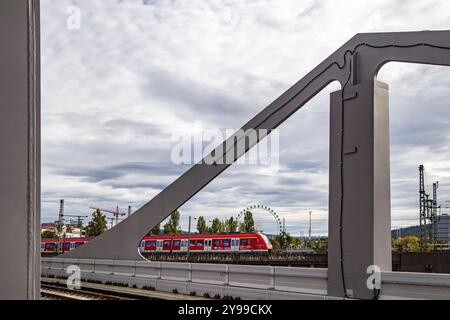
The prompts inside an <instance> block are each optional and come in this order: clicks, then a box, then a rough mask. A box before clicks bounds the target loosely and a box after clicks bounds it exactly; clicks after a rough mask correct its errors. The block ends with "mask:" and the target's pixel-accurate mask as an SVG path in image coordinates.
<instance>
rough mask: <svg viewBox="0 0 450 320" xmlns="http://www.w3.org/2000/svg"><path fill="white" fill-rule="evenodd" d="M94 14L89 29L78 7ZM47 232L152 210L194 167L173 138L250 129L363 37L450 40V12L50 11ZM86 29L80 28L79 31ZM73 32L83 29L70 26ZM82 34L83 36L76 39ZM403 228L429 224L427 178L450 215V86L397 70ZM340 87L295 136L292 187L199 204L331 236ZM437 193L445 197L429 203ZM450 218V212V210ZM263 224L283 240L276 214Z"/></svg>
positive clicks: (327, 2)
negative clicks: (401, 34)
mask: <svg viewBox="0 0 450 320" xmlns="http://www.w3.org/2000/svg"><path fill="white" fill-rule="evenodd" d="M72 6H76V8H79V9H80V19H81V20H80V25H79V26H80V28H76V23H75V28H74V24H73V22H74V20H73V18H74V11H73V7H72ZM41 7H42V12H41V16H42V22H41V24H42V28H41V29H42V126H43V129H42V130H43V132H42V134H43V137H42V139H43V145H42V157H43V159H42V161H43V163H42V166H43V169H42V171H43V172H42V175H43V177H42V219H43V221H53V220H55V219H56V218H57V214H58V206H59V204H58V202H59V199H62V198H64V199H65V202H66V213H67V214H75V215H78V214H81V215H87V214H90V210H89V206H100V207H105V208H110V209H113V208H115V206H117V205H118V206H119V207H120V208H121V210H123V211H126V208H127V206H128V205H131V206H133V208H134V209H137V208H138V207H140V206H141V205H142V204H144V203H145V202H147V201H148V200H150V199H151V198H152V197H154V196H155V195H156V194H157V193H158V192H160V191H161V190H162V189H163V188H164V187H165V186H167V185H168V184H170V182H172V181H173V180H175V179H176V178H177V177H178V176H179V175H180V174H182V173H183V172H184V171H185V170H186V169H188V168H189V166H186V165H175V164H173V163H172V161H171V150H172V148H173V147H174V145H175V144H176V142H175V141H173V139H172V135H173V133H174V132H175V133H177V134H183V135H189V134H190V132H192V131H193V124H194V123H196V122H199V121H200V122H201V123H202V126H203V127H205V128H210V129H220V130H224V129H233V128H234V129H236V128H239V127H240V126H241V125H242V124H244V123H246V122H247V121H248V120H249V119H250V118H251V117H253V116H254V115H255V114H256V113H257V112H258V111H260V110H262V109H263V108H264V107H265V106H266V105H268V104H269V103H270V102H272V101H273V100H274V99H275V98H277V97H278V96H279V95H280V94H281V93H282V92H284V91H285V90H286V89H288V88H289V87H290V86H291V85H292V84H293V83H295V82H296V81H297V80H299V79H300V78H301V77H302V76H303V75H305V74H306V73H307V72H309V71H310V70H311V69H312V68H313V67H315V66H316V65H317V64H318V63H320V62H321V61H322V60H323V59H324V58H326V57H327V56H328V55H329V54H330V53H332V52H333V51H334V50H335V49H337V48H338V47H339V46H340V45H342V44H343V43H344V42H345V41H347V40H348V39H349V38H351V37H352V36H353V35H354V34H355V33H360V32H374V31H377V32H379V31H409V30H440V29H450V17H449V14H448V12H450V3H449V2H448V1H444V0H442V1H405V0H398V1H393V0H386V1H384V0H383V1H362V0H359V1H348V0H345V1H333V0H297V1H288V0H284V1H279V0H247V1H243V0H224V1H218V0H216V1H211V0H191V1H184V0H178V1H177V0H79V1H76V0H72V1H68V0H41ZM75 18H76V16H75ZM68 21H69V23H68ZM68 26H69V27H68ZM379 78H380V79H381V80H383V81H386V82H388V83H389V85H390V95H391V164H392V169H391V170H392V177H391V179H392V180H391V185H392V227H399V226H410V225H415V224H417V223H418V213H417V212H418V209H417V207H418V190H417V189H418V178H417V176H418V171H417V167H418V165H419V164H421V163H423V164H425V167H426V172H427V176H426V182H427V184H428V185H429V186H430V187H431V184H432V182H433V181H436V180H439V181H440V188H439V197H440V198H441V199H442V200H450V150H449V145H450V108H449V105H448V96H449V93H450V73H449V72H448V69H447V68H443V67H437V66H417V65H406V64H398V63H392V64H389V65H387V66H385V67H384V68H383V69H382V70H381V72H380V74H379ZM338 88H339V86H338V85H337V84H331V85H330V86H329V87H328V88H326V89H325V90H324V91H323V92H322V93H320V94H319V95H318V96H317V97H315V98H314V99H313V100H312V101H311V102H309V103H308V104H307V105H306V106H305V107H304V108H302V109H301V110H300V111H299V112H297V113H296V114H295V115H293V116H292V117H291V118H290V119H289V121H287V122H286V123H285V124H283V125H282V126H281V127H280V132H279V134H280V140H281V141H280V158H279V162H280V167H279V170H278V172H276V173H274V172H273V171H270V170H263V169H262V168H260V167H258V166H254V165H237V166H232V167H231V168H230V169H228V170H227V171H226V172H225V173H224V174H222V175H221V176H220V177H219V178H218V179H216V180H215V181H213V182H212V183H211V184H210V185H208V186H207V187H206V188H205V189H204V190H203V191H201V192H200V193H199V194H198V195H196V196H195V197H194V198H193V199H192V200H191V201H189V202H188V203H187V204H185V205H184V206H183V207H182V208H181V209H180V210H181V212H182V225H183V227H184V229H187V217H188V216H189V215H191V216H193V217H198V216H199V215H204V216H206V217H207V218H209V219H212V218H214V217H220V218H227V217H229V216H236V215H237V213H239V211H240V210H242V209H243V208H245V207H247V206H249V205H252V204H263V205H267V206H269V207H271V208H273V209H274V210H275V211H276V212H278V214H279V215H280V217H282V218H283V217H284V218H285V219H286V228H287V231H288V232H290V233H292V234H293V235H299V234H305V233H306V232H307V228H308V225H307V224H308V223H307V221H308V215H307V212H308V211H309V210H312V211H313V234H315V235H324V234H327V223H328V222H327V210H328V208H327V206H328V204H327V201H328V200H327V199H328V139H329V138H328V134H329V129H328V126H329V93H330V92H332V91H334V90H337V89H338ZM429 191H430V192H431V188H430V190H429ZM449 204H450V203H449ZM255 219H256V222H257V224H258V225H260V226H261V228H262V229H263V230H264V231H267V232H274V231H275V224H274V220H273V219H271V217H270V216H268V215H267V214H264V213H263V212H255Z"/></svg>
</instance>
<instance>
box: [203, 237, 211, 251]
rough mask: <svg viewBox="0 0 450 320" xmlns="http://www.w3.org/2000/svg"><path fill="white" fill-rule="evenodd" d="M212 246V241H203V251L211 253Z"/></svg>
mask: <svg viewBox="0 0 450 320" xmlns="http://www.w3.org/2000/svg"><path fill="white" fill-rule="evenodd" d="M211 246H212V240H211V239H205V249H204V250H205V251H211Z"/></svg>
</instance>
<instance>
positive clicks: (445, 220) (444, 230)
mask: <svg viewBox="0 0 450 320" xmlns="http://www.w3.org/2000/svg"><path fill="white" fill-rule="evenodd" d="M436 229H437V230H436V240H437V241H439V242H450V216H449V215H446V214H445V215H444V214H443V215H441V216H439V220H438V222H437V227H436Z"/></svg>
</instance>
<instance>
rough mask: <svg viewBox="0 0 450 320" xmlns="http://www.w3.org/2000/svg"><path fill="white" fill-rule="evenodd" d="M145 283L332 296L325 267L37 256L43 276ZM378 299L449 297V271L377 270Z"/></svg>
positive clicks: (267, 295)
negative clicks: (72, 272) (76, 270)
mask: <svg viewBox="0 0 450 320" xmlns="http://www.w3.org/2000/svg"><path fill="white" fill-rule="evenodd" d="M70 265H78V266H79V267H80V269H81V277H82V279H87V280H96V281H102V282H115V283H123V284H128V285H129V286H133V285H135V286H137V287H140V288H142V287H147V288H148V287H151V288H154V289H155V290H159V291H168V292H171V291H173V290H176V291H177V292H179V293H183V294H192V293H195V294H196V295H204V294H208V295H209V296H211V297H214V296H215V295H219V296H221V297H223V296H232V297H240V298H241V299H337V298H333V297H328V296H327V270H326V269H314V268H295V267H271V266H248V265H246V266H243V265H225V264H200V263H196V264H191V263H178V262H154V261H130V260H92V259H61V258H42V266H41V273H42V276H43V277H46V276H55V277H67V276H68V274H67V273H66V268H67V267H68V266H70ZM381 282H382V283H381V294H380V299H450V275H449V274H430V273H406V272H383V273H382V275H381Z"/></svg>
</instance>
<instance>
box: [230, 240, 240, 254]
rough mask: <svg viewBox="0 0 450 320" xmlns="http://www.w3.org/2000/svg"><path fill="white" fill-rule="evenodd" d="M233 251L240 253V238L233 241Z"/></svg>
mask: <svg viewBox="0 0 450 320" xmlns="http://www.w3.org/2000/svg"><path fill="white" fill-rule="evenodd" d="M231 251H239V238H233V239H231Z"/></svg>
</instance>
